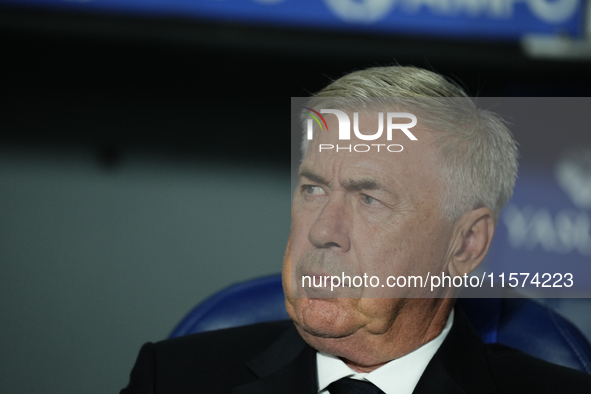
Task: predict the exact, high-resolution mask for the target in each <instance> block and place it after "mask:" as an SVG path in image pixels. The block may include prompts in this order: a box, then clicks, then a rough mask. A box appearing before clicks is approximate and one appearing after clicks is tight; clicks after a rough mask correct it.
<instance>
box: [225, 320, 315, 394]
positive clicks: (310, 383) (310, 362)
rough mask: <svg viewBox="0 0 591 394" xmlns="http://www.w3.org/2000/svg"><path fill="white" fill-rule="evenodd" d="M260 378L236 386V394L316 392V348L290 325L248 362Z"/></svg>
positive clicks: (298, 393) (310, 393)
mask: <svg viewBox="0 0 591 394" xmlns="http://www.w3.org/2000/svg"><path fill="white" fill-rule="evenodd" d="M247 366H248V367H249V368H250V369H251V370H252V372H254V374H255V375H257V376H258V377H259V378H260V380H257V381H254V382H251V383H247V384H244V385H241V386H237V387H234V389H233V390H232V393H233V394H255V393H256V394H265V393H268V394H271V393H273V394H278V393H282V394H283V393H285V394H289V393H293V394H308V393H309V394H316V393H317V392H318V389H317V385H318V383H317V380H318V379H317V377H316V351H315V350H314V349H312V348H311V347H310V346H308V345H307V344H306V343H305V342H304V340H303V339H302V338H301V337H300V334H299V333H298V332H297V330H296V329H295V327H293V326H291V327H290V328H289V329H288V330H287V331H286V332H285V333H283V335H282V336H281V337H279V339H278V340H277V341H275V342H274V343H273V344H272V345H271V346H269V347H268V348H267V349H265V350H264V351H263V352H261V353H260V354H259V355H258V356H256V357H255V358H253V359H252V360H251V361H250V362H248V364H247Z"/></svg>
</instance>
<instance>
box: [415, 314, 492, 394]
mask: <svg viewBox="0 0 591 394" xmlns="http://www.w3.org/2000/svg"><path fill="white" fill-rule="evenodd" d="M495 390H496V385H495V383H494V379H493V377H492V375H491V373H490V369H489V366H488V356H487V353H486V348H485V346H484V344H483V343H482V341H481V340H480V338H479V337H478V335H477V334H476V332H474V329H473V328H472V326H470V323H469V322H468V319H467V318H466V316H465V315H464V313H463V311H462V310H461V308H460V307H459V306H458V305H457V304H456V307H455V317H454V323H453V326H452V329H451V330H450V332H449V334H448V335H447V337H446V338H445V341H443V343H442V344H441V347H440V348H439V350H438V351H437V353H435V355H434V356H433V358H432V359H431V362H429V365H427V368H426V369H425V372H424V373H423V375H422V376H421V379H420V380H419V383H418V384H417V386H416V387H415V390H414V391H413V394H427V393H428V394H432V393H438V394H460V393H474V394H488V393H492V392H494V391H495Z"/></svg>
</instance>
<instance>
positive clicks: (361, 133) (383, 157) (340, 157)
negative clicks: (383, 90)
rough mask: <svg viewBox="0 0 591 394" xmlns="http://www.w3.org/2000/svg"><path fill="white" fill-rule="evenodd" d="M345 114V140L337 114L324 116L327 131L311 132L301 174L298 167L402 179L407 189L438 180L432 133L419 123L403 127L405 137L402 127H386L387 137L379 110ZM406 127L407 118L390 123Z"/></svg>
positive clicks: (329, 173) (331, 173) (384, 117)
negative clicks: (346, 136)
mask: <svg viewBox="0 0 591 394" xmlns="http://www.w3.org/2000/svg"><path fill="white" fill-rule="evenodd" d="M343 112H344V113H345V114H346V115H347V116H348V118H349V119H350V134H349V136H348V137H349V138H348V139H341V137H342V136H341V135H340V133H339V127H340V126H341V122H339V119H338V118H337V116H334V115H333V114H327V115H325V117H324V118H325V120H326V126H327V128H324V129H320V128H319V127H318V128H317V129H315V130H314V134H313V138H312V140H310V145H309V148H308V152H307V155H306V157H305V158H304V160H303V162H302V166H301V167H300V173H301V169H306V170H312V171H315V172H322V173H323V176H326V177H332V176H334V175H337V174H338V175H339V176H341V175H344V174H361V175H371V174H376V176H380V177H381V178H383V179H388V178H390V179H393V180H395V181H396V182H401V181H402V180H403V179H406V180H407V181H408V183H409V185H410V184H412V183H413V182H419V181H421V180H423V179H429V180H430V181H435V180H436V179H438V178H439V176H438V171H437V169H438V152H437V150H436V148H435V147H434V146H433V144H432V140H433V133H431V132H430V131H428V130H426V129H425V128H424V127H421V126H419V125H415V126H413V127H412V128H407V131H408V132H409V133H406V132H405V131H404V130H401V128H403V127H401V128H392V127H390V132H389V133H388V126H389V125H388V119H387V114H386V113H383V114H382V115H381V116H380V115H379V114H378V112H377V111H363V112H359V113H358V114H357V116H355V114H354V113H353V112H351V111H347V112H345V111H343ZM355 119H356V120H357V121H355ZM380 123H381V124H380ZM405 123H409V119H404V118H398V119H391V121H390V126H391V125H392V124H405ZM419 124H420V119H419ZM380 129H381V133H380ZM408 134H410V136H409V135H408ZM378 135H379V136H378ZM376 136H377V138H374V137H376ZM411 137H413V138H414V139H412V138H411Z"/></svg>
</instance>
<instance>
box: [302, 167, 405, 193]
mask: <svg viewBox="0 0 591 394" xmlns="http://www.w3.org/2000/svg"><path fill="white" fill-rule="evenodd" d="M299 176H300V178H302V177H303V178H307V179H309V180H310V181H312V182H315V183H318V184H320V185H329V184H330V182H329V181H327V180H326V179H324V178H323V177H322V176H320V175H318V174H316V173H315V172H313V171H312V170H310V169H308V168H302V169H300V173H299ZM341 184H342V186H343V187H344V188H345V189H347V190H352V191H361V190H383V191H385V192H386V193H389V194H391V195H392V196H394V197H396V198H398V197H399V196H398V194H396V193H395V192H393V191H392V190H390V189H389V188H388V187H386V186H385V185H384V184H383V183H381V182H380V181H378V180H377V179H374V178H364V177H361V178H359V179H345V180H343V181H342V182H341Z"/></svg>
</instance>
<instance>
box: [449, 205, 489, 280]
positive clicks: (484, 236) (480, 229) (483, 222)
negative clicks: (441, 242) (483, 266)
mask: <svg viewBox="0 0 591 394" xmlns="http://www.w3.org/2000/svg"><path fill="white" fill-rule="evenodd" d="M494 233H495V219H494V214H493V212H492V211H491V210H490V208H478V209H473V210H471V211H468V212H466V213H465V214H463V215H462V217H461V218H460V219H458V221H457V222H456V224H455V226H454V234H455V236H454V242H453V245H452V250H451V252H452V255H451V256H450V261H449V265H448V269H449V274H450V275H451V276H463V275H464V274H469V273H470V272H472V271H474V270H475V269H476V267H478V266H479V265H480V263H481V262H482V260H484V256H486V253H488V248H489V247H490V243H491V241H492V238H493V235H494Z"/></svg>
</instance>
